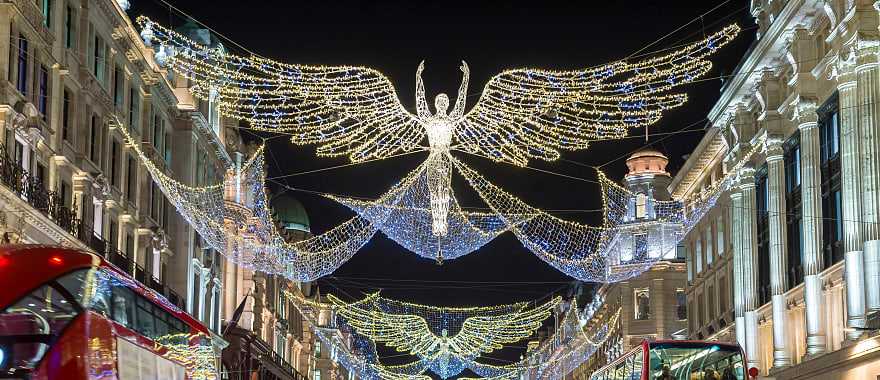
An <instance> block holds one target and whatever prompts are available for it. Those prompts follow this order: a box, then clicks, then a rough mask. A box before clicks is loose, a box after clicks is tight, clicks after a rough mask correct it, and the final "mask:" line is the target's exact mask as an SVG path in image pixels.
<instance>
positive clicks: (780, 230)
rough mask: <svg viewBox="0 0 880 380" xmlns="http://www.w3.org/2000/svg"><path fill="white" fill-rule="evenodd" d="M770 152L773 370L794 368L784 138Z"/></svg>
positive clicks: (770, 143)
mask: <svg viewBox="0 0 880 380" xmlns="http://www.w3.org/2000/svg"><path fill="white" fill-rule="evenodd" d="M766 149H767V187H768V193H769V194H768V195H769V202H768V204H767V211H768V215H769V227H770V291H771V297H772V298H771V302H772V308H773V309H772V310H773V368H783V367H788V366H790V365H791V356H790V354H789V351H788V348H787V345H786V342H787V340H788V339H787V337H786V335H787V334H786V330H785V328H786V322H787V321H786V319H787V318H786V312H787V307H786V302H785V290H786V289H787V288H788V287H787V283H788V282H787V279H786V275H785V274H786V272H787V270H786V247H787V242H786V237H787V232H786V209H785V163H784V161H783V153H784V152H783V149H782V139H780V138H776V137H769V138H768V139H767V142H766Z"/></svg>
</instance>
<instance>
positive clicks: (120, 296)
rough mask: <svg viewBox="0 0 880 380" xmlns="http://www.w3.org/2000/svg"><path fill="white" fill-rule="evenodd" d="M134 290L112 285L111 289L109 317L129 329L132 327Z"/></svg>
mask: <svg viewBox="0 0 880 380" xmlns="http://www.w3.org/2000/svg"><path fill="white" fill-rule="evenodd" d="M134 298H135V296H134V292H133V291H131V289H129V288H126V287H124V286H119V285H117V286H113V289H112V291H111V318H112V319H113V320H114V321H116V323H119V324H120V325H123V326H125V327H128V328H130V329H134V318H135V315H134Z"/></svg>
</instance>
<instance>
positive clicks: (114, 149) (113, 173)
mask: <svg viewBox="0 0 880 380" xmlns="http://www.w3.org/2000/svg"><path fill="white" fill-rule="evenodd" d="M110 184H111V185H113V186H116V187H117V188H118V187H119V143H118V142H116V139H113V143H112V144H111V145H110Z"/></svg>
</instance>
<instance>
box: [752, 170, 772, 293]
mask: <svg viewBox="0 0 880 380" xmlns="http://www.w3.org/2000/svg"><path fill="white" fill-rule="evenodd" d="M769 196H770V188H769V186H768V183H767V165H766V164H765V165H764V166H762V167H760V168H759V169H758V171H757V172H756V175H755V203H756V204H755V220H756V222H757V225H758V228H757V230H758V236H757V240H758V263H757V268H753V269H756V270H757V271H758V304H759V305H763V304H765V303H767V302H769V301H770V213H769V210H768V206H769V205H768V201H769V199H770V198H769Z"/></svg>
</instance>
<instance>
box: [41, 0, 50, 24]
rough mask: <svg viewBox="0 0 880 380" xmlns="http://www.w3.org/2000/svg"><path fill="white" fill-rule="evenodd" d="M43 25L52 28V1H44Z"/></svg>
mask: <svg viewBox="0 0 880 380" xmlns="http://www.w3.org/2000/svg"><path fill="white" fill-rule="evenodd" d="M42 11H43V12H42V13H43V25H45V26H47V27H51V26H52V0H43V9H42Z"/></svg>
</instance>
